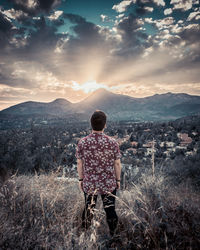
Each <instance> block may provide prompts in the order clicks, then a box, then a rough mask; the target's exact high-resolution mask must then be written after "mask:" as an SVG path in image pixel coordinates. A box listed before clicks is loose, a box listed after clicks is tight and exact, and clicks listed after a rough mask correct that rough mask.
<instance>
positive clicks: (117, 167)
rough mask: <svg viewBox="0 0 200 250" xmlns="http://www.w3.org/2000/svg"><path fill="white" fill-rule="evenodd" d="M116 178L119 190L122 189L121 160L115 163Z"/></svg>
mask: <svg viewBox="0 0 200 250" xmlns="http://www.w3.org/2000/svg"><path fill="white" fill-rule="evenodd" d="M114 169H115V176H116V181H117V189H120V176H121V169H122V167H121V161H120V159H117V160H115V162H114Z"/></svg>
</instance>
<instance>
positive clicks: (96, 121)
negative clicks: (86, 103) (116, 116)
mask: <svg viewBox="0 0 200 250" xmlns="http://www.w3.org/2000/svg"><path fill="white" fill-rule="evenodd" d="M90 122H91V126H92V129H93V130H96V131H101V130H103V128H104V126H105V124H106V114H105V113H104V112H103V111H101V110H96V111H95V112H94V113H93V115H92V116H91V119H90Z"/></svg>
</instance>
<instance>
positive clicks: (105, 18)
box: [100, 14, 109, 22]
mask: <svg viewBox="0 0 200 250" xmlns="http://www.w3.org/2000/svg"><path fill="white" fill-rule="evenodd" d="M100 18H101V21H102V22H105V21H108V19H109V17H108V16H106V15H103V14H101V15H100Z"/></svg>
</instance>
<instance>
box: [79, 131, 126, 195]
mask: <svg viewBox="0 0 200 250" xmlns="http://www.w3.org/2000/svg"><path fill="white" fill-rule="evenodd" d="M76 157H77V158H78V159H81V160H82V162H83V190H84V192H85V193H87V194H91V193H95V194H105V193H107V192H112V191H113V190H114V189H115V188H116V176H115V170H114V161H115V160H116V159H119V158H120V157H121V153H120V150H119V145H118V143H117V141H116V140H115V139H114V138H111V137H109V136H107V135H105V134H104V133H103V132H102V133H97V132H92V133H91V134H89V135H88V136H86V137H84V138H82V139H80V140H79V142H78V146H77V149H76Z"/></svg>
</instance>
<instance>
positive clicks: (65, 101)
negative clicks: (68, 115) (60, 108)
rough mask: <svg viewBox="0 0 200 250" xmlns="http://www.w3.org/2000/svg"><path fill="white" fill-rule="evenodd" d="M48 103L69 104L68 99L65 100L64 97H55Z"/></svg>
mask: <svg viewBox="0 0 200 250" xmlns="http://www.w3.org/2000/svg"><path fill="white" fill-rule="evenodd" d="M50 103H53V104H60V105H66V104H69V103H70V102H69V101H68V100H66V99H65V98H57V99H55V100H54V101H52V102H50Z"/></svg>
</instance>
